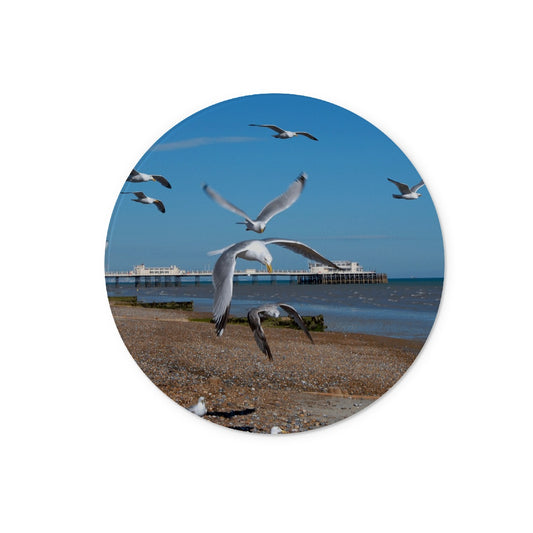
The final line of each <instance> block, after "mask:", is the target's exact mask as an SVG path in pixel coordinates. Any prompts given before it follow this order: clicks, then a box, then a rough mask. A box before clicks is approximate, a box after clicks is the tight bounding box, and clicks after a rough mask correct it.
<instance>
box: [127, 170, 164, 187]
mask: <svg viewBox="0 0 533 533" xmlns="http://www.w3.org/2000/svg"><path fill="white" fill-rule="evenodd" d="M126 181H131V182H133V183H144V182H146V181H157V182H158V183H161V185H163V187H166V188H167V189H172V187H171V185H170V183H169V182H168V181H167V180H166V178H164V177H163V176H157V175H155V174H145V173H144V172H137V171H136V170H135V169H133V170H132V171H131V174H130V175H129V176H128V177H127V179H126Z"/></svg>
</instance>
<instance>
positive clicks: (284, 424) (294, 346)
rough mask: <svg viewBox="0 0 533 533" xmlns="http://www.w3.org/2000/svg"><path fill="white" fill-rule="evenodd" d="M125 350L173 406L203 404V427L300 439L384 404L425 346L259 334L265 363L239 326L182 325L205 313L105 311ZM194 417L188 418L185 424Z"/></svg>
mask: <svg viewBox="0 0 533 533" xmlns="http://www.w3.org/2000/svg"><path fill="white" fill-rule="evenodd" d="M111 311H112V314H113V317H114V319H115V323H116V325H117V328H118V330H119V332H120V335H121V336H122V339H123V341H124V343H125V344H126V347H127V348H128V350H129V352H130V354H131V355H132V356H133V358H134V359H135V361H136V362H137V364H138V365H139V366H140V368H141V369H142V370H143V372H144V373H145V374H146V375H147V376H148V378H149V379H150V380H151V381H152V382H153V383H154V384H155V385H156V386H157V387H158V388H159V389H161V390H162V391H163V392H164V393H165V394H167V396H169V397H170V398H171V399H172V400H174V401H175V402H177V403H178V404H179V405H181V406H184V407H187V406H189V405H192V404H194V403H196V401H197V400H198V398H199V397H200V396H204V397H205V399H206V405H207V409H208V414H207V415H206V416H205V417H204V418H205V419H207V420H210V421H212V422H215V423H217V424H221V425H224V426H227V427H233V428H236V429H244V430H248V431H252V432H259V433H269V432H270V429H271V427H272V426H274V425H277V426H279V427H281V429H282V430H284V432H287V433H289V432H291V433H292V432H298V431H304V430H307V429H313V428H317V427H321V426H324V425H329V424H331V423H334V422H336V421H338V420H342V419H344V418H346V417H348V416H350V415H352V414H354V413H356V412H358V411H359V410H361V409H363V408H364V407H366V406H368V405H369V404H370V403H372V402H373V401H374V400H375V399H377V398H379V397H380V396H381V395H382V394H384V393H385V392H386V391H387V390H388V389H389V388H390V387H392V386H393V385H394V384H395V383H396V382H397V381H398V379H399V378H400V377H401V376H402V375H403V374H404V372H405V371H406V370H407V369H408V368H409V366H410V365H411V364H412V362H413V361H414V359H415V358H416V356H417V355H418V353H419V351H420V349H421V348H422V346H423V344H424V343H423V342H420V341H411V340H404V339H397V338H390V337H381V336H375V335H365V334H356V333H339V332H331V331H325V332H313V333H312V336H313V340H314V342H315V343H314V344H311V343H310V342H309V341H308V339H307V338H306V337H305V335H304V334H303V332H301V331H297V330H292V329H288V328H280V327H265V335H266V337H267V339H268V342H269V344H270V347H271V349H272V353H273V357H274V359H273V361H269V360H268V359H267V357H266V356H265V355H263V354H262V353H261V352H260V351H259V349H258V347H257V345H256V343H255V340H254V338H253V335H252V332H251V331H250V328H249V327H248V325H246V324H242V325H241V324H228V326H227V328H226V331H225V332H224V335H223V337H220V338H217V337H216V336H215V333H214V327H213V324H210V323H206V322H202V321H199V322H198V321H190V319H199V318H200V319H202V318H206V317H209V316H210V315H209V313H199V312H194V311H181V310H168V309H150V308H140V307H130V306H127V305H115V304H113V303H112V304H111ZM191 416H195V415H191Z"/></svg>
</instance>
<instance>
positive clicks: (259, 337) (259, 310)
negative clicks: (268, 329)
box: [248, 303, 314, 361]
mask: <svg viewBox="0 0 533 533" xmlns="http://www.w3.org/2000/svg"><path fill="white" fill-rule="evenodd" d="M280 308H281V309H283V310H284V311H286V312H287V313H288V314H289V315H290V316H291V317H292V318H293V319H294V321H295V322H296V324H297V325H298V327H299V328H300V329H301V330H302V331H303V332H304V333H305V334H306V335H307V337H308V338H309V340H310V341H311V342H312V343H313V344H314V341H313V339H312V337H311V334H310V333H309V330H308V329H307V326H306V325H305V322H304V319H303V318H302V317H301V316H300V314H299V313H298V311H296V309H294V307H291V306H290V305H288V304H281V303H279V304H266V305H261V306H259V307H254V308H253V309H250V310H249V311H248V324H250V328H251V330H252V331H253V332H254V338H255V342H256V343H257V346H259V349H260V350H261V351H262V352H263V353H264V354H265V355H267V356H268V358H269V359H270V360H271V361H272V352H271V351H270V347H269V345H268V342H267V340H266V337H265V332H264V331H263V328H262V327H261V320H264V319H265V318H268V317H272V318H278V317H279V315H280V312H279V309H280Z"/></svg>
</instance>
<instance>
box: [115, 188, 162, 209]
mask: <svg viewBox="0 0 533 533" xmlns="http://www.w3.org/2000/svg"><path fill="white" fill-rule="evenodd" d="M120 194H134V195H135V196H136V197H137V198H132V199H131V201H132V202H139V203H140V204H148V205H149V204H154V205H155V206H156V207H157V209H159V211H161V213H164V212H165V206H164V205H163V202H162V201H161V200H156V199H155V198H150V197H149V196H146V194H144V193H143V192H141V191H136V192H121V193H120Z"/></svg>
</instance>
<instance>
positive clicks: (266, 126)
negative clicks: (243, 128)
mask: <svg viewBox="0 0 533 533" xmlns="http://www.w3.org/2000/svg"><path fill="white" fill-rule="evenodd" d="M248 126H257V127H258V128H270V129H271V130H274V131H275V132H277V133H283V132H284V131H285V130H282V129H281V128H279V127H278V126H274V124H248Z"/></svg>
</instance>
